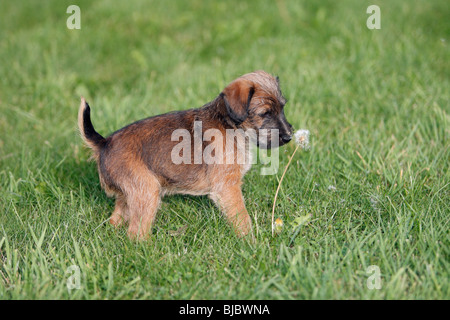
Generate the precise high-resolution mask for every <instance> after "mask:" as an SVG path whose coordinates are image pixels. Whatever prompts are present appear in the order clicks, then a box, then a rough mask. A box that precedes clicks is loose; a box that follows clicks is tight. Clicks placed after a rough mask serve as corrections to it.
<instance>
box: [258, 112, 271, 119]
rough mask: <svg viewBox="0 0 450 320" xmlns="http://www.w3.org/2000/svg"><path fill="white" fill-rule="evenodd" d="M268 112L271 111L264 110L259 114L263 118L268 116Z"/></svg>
mask: <svg viewBox="0 0 450 320" xmlns="http://www.w3.org/2000/svg"><path fill="white" fill-rule="evenodd" d="M270 113H271V112H270V110H267V111H266V112H263V113H260V114H259V116H260V117H263V118H264V117H268V116H270Z"/></svg>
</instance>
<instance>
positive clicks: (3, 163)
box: [0, 0, 450, 299]
mask: <svg viewBox="0 0 450 320" xmlns="http://www.w3.org/2000/svg"><path fill="white" fill-rule="evenodd" d="M70 4H74V1H56V0H54V1H40V2H38V1H31V0H29V1H3V2H2V5H1V13H0V15H1V19H0V61H1V63H0V261H1V264H0V298H1V299H23V298H26V299H74V298H75V299H129V298H137V299H210V298H214V299H311V298H314V299H449V298H450V288H449V267H450V266H449V261H450V260H449V249H450V241H449V240H450V237H449V232H448V230H449V220H450V214H449V213H450V210H449V209H450V208H449V206H450V201H449V198H450V197H449V196H450V187H449V182H450V174H449V171H448V165H449V159H450V154H449V128H450V127H449V125H450V123H449V98H450V92H449V91H450V90H449V88H450V83H449V82H450V81H449V75H450V65H449V61H450V54H449V53H450V51H449V41H450V39H449V35H450V22H449V20H448V17H449V14H450V8H449V6H448V1H446V0H442V1H425V0H424V1H387V0H386V1H356V0H355V1H339V5H338V4H337V2H336V1H320V2H319V1H314V2H313V1H297V0H293V1H288V0H278V1H267V2H258V3H256V2H255V3H253V2H249V3H246V2H244V1H237V0H236V1H226V2H220V3H216V2H213V1H204V2H201V1H186V2H185V3H184V2H181V1H180V2H178V1H153V2H152V3H148V1H137V0H136V1H134V0H133V1H126V2H118V1H114V2H109V1H95V2H92V1H76V4H78V5H79V6H80V8H81V19H82V20H81V30H68V29H67V28H66V19H67V18H68V16H69V15H68V14H66V8H67V7H68V6H69V5H70ZM371 4H378V5H379V6H380V8H381V30H368V29H367V27H366V19H367V18H368V16H369V15H368V14H366V8H367V7H368V6H369V5H371ZM255 69H264V70H266V71H268V72H271V73H273V74H277V75H278V76H280V78H281V81H282V88H283V91H284V93H285V96H286V97H287V98H288V100H289V103H288V105H287V107H286V115H287V118H288V119H289V121H290V122H291V123H292V124H293V125H294V126H295V127H296V128H307V129H310V130H311V132H312V134H313V146H312V149H311V151H309V152H308V153H305V152H300V153H297V155H296V159H294V161H293V162H292V164H291V166H290V168H289V170H288V172H287V175H286V176H285V178H284V181H283V187H282V189H281V192H280V194H279V197H278V201H277V208H276V217H281V218H282V219H283V220H284V222H285V225H286V227H285V229H284V231H283V232H282V233H281V234H280V235H279V236H276V237H272V235H271V226H270V220H271V206H272V201H273V197H274V194H275V190H276V188H277V185H278V179H279V178H280V176H281V173H282V169H283V167H284V166H285V165H286V164H287V161H288V156H289V155H290V154H291V153H292V151H293V149H294V145H293V144H290V145H287V146H286V147H283V148H282V150H281V152H280V155H281V160H280V161H281V167H280V169H279V173H278V175H277V176H261V175H259V170H258V169H259V167H260V165H256V166H255V167H254V168H253V169H252V171H250V173H249V174H248V175H247V176H246V177H245V179H244V188H243V192H244V196H245V198H246V205H247V209H248V211H249V213H250V215H251V216H252V219H253V223H254V226H255V230H256V242H255V243H254V244H252V243H247V242H246V241H243V240H240V239H237V238H236V237H235V236H234V235H233V232H232V230H231V229H230V227H229V226H228V225H227V223H226V222H225V221H224V219H223V217H222V216H221V214H220V212H219V211H218V210H217V209H216V208H215V207H214V206H213V204H212V203H211V201H209V200H208V199H207V198H206V197H189V196H186V197H185V196H174V197H167V198H165V199H164V201H163V204H162V208H161V210H160V211H159V215H158V218H157V221H156V224H155V226H154V228H153V234H152V236H151V240H149V241H148V242H143V243H135V242H132V241H130V240H128V239H127V237H126V230H125V229H121V230H119V231H115V230H114V229H113V228H112V227H111V226H110V225H109V224H108V223H107V220H108V218H109V215H110V213H111V212H112V209H113V205H114V202H113V200H112V199H109V198H107V197H106V196H105V194H104V193H103V192H102V190H101V189H100V185H99V181H98V176H97V172H96V168H95V164H94V163H92V162H87V159H88V157H89V153H88V151H87V150H86V149H84V148H83V147H82V143H81V141H80V138H79V136H78V135H77V129H76V119H77V111H78V105H79V96H80V95H84V96H85V97H86V98H87V99H88V101H89V102H90V104H91V107H92V117H93V122H94V124H95V127H96V129H97V130H98V131H99V132H101V133H102V134H104V135H106V134H109V133H111V132H113V131H114V130H116V129H118V128H120V127H122V126H124V125H126V124H128V123H130V122H132V121H135V120H137V119H141V118H144V117H147V116H151V115H156V114H159V113H162V112H167V111H171V110H177V109H187V108H192V107H199V106H201V105H202V104H203V103H206V102H208V101H210V100H212V99H213V98H214V97H215V96H216V95H217V94H218V93H220V91H221V90H222V89H223V88H224V86H225V85H226V84H227V83H228V82H230V81H231V80H233V79H234V78H236V77H238V76H239V75H241V74H244V73H246V72H249V71H252V70H255ZM329 186H335V188H336V190H335V191H333V190H332V189H329V188H328V187H329ZM305 214H312V219H311V221H310V223H309V224H308V225H306V226H303V227H302V228H301V229H300V232H299V233H298V235H297V236H296V237H295V239H294V241H293V244H292V245H291V246H290V245H289V243H290V239H291V235H292V234H291V228H290V226H289V224H290V223H291V222H292V221H293V220H294V219H295V217H297V216H300V215H305ZM183 226H187V229H186V231H185V233H184V234H181V235H175V236H174V235H172V232H171V231H173V230H177V229H178V228H180V227H183ZM71 265H77V266H79V268H80V270H81V289H79V290H72V291H71V292H69V291H68V290H67V288H66V282H67V279H68V277H69V276H70V273H67V274H66V273H65V272H66V270H67V268H68V267H69V266H71ZM370 265H376V266H378V267H379V268H380V271H381V276H382V288H381V289H380V290H369V289H368V287H367V285H366V281H367V279H368V277H369V275H370V274H366V268H367V267H368V266H370Z"/></svg>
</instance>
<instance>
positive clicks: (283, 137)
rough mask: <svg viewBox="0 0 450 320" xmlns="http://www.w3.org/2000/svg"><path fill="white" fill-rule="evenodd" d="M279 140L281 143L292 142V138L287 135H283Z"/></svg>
mask: <svg viewBox="0 0 450 320" xmlns="http://www.w3.org/2000/svg"><path fill="white" fill-rule="evenodd" d="M281 140H283V142H289V141H291V140H292V136H291V135H289V134H284V135H282V136H281Z"/></svg>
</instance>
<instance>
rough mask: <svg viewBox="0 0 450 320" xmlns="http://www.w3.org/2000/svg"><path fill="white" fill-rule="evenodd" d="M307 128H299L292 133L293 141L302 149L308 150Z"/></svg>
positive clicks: (308, 133)
mask: <svg viewBox="0 0 450 320" xmlns="http://www.w3.org/2000/svg"><path fill="white" fill-rule="evenodd" d="M309 135H310V132H309V130H305V129H300V130H297V131H296V132H295V133H294V138H295V143H296V144H297V145H298V146H300V148H302V149H303V150H309V148H310V147H311V146H310V144H309Z"/></svg>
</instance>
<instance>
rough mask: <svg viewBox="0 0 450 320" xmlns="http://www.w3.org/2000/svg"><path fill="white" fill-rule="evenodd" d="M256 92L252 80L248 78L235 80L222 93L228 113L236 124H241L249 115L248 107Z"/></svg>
mask: <svg viewBox="0 0 450 320" xmlns="http://www.w3.org/2000/svg"><path fill="white" fill-rule="evenodd" d="M254 93H255V87H254V85H253V83H252V82H250V81H247V80H236V81H233V82H232V83H231V84H230V85H229V86H228V87H226V88H225V89H224V90H223V92H222V93H221V94H220V95H221V96H222V97H223V99H224V101H225V106H226V108H227V112H228V115H229V116H230V118H231V120H233V121H234V122H235V123H236V124H241V123H242V122H244V121H245V119H247V117H248V107H249V105H250V101H251V100H252V97H253V94H254Z"/></svg>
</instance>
